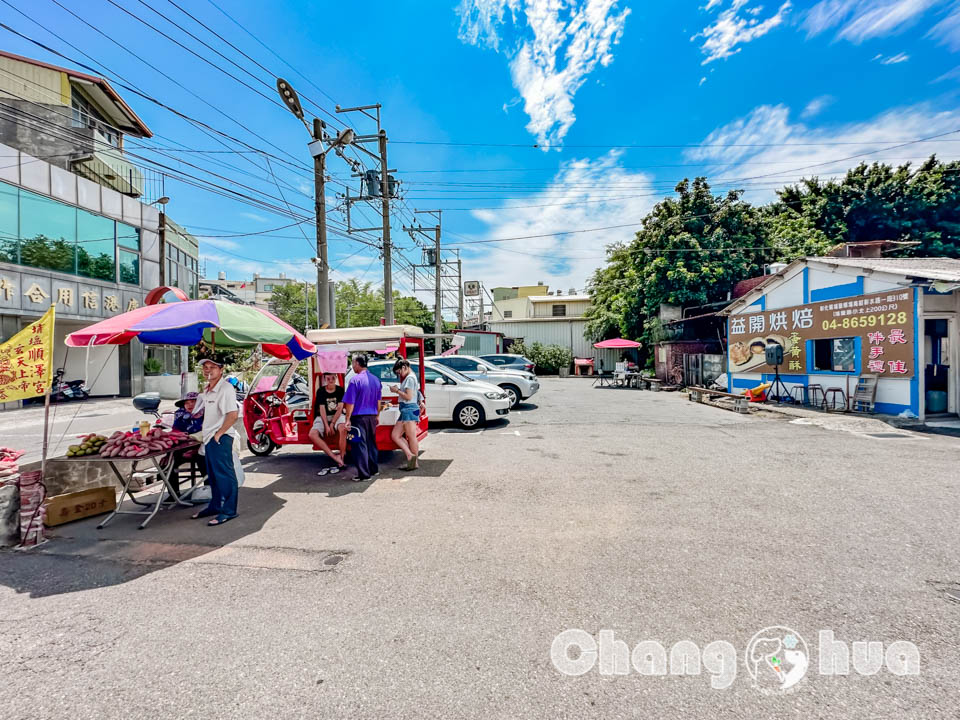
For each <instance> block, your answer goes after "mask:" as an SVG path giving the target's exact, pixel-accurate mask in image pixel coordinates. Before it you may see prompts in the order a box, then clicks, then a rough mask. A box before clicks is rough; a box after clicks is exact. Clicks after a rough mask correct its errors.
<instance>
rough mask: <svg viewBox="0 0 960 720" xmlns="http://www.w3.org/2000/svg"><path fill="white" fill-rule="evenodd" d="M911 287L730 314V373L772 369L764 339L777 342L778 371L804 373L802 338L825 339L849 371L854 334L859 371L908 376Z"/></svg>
mask: <svg viewBox="0 0 960 720" xmlns="http://www.w3.org/2000/svg"><path fill="white" fill-rule="evenodd" d="M913 293H914V289H912V288H910V289H905V290H894V291H888V292H883V293H874V294H872V295H859V296H857V297H852V298H844V299H842V300H826V301H823V302H816V303H808V304H806V305H797V306H795V307H788V308H779V309H776V310H768V311H765V312H760V313H753V314H747V315H731V316H730V325H729V327H730V337H729V369H730V372H757V373H769V372H773V368H772V367H771V366H770V365H767V364H766V361H765V358H764V350H765V348H766V346H767V345H768V344H771V343H777V344H779V345H782V346H783V355H784V359H783V365H781V366H780V371H781V372H783V373H787V374H790V373H795V374H806V373H807V371H808V370H809V369H812V368H813V366H814V363H813V360H812V359H811V362H809V363H808V361H807V351H808V349H812V346H810V347H808V345H807V341H808V340H835V341H836V342H834V343H831V347H830V348H828V350H831V349H832V352H833V353H834V359H835V360H834V361H835V362H836V361H837V359H838V358H842V360H841V362H849V363H850V364H849V365H845V366H844V369H846V368H847V367H849V369H850V371H852V370H853V366H852V363H853V357H852V352H853V348H854V347H855V346H856V343H855V342H854V338H859V340H860V342H859V347H860V371H861V373H864V374H876V375H880V376H883V377H912V376H913V374H914V373H915V371H916V368H914V367H913V355H914V347H913V345H914V342H913V330H914V327H913V326H914V314H913Z"/></svg>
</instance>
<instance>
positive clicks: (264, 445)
mask: <svg viewBox="0 0 960 720" xmlns="http://www.w3.org/2000/svg"><path fill="white" fill-rule="evenodd" d="M307 339H308V340H310V341H311V342H312V343H314V344H315V345H316V346H317V352H316V354H314V355H313V356H311V357H310V358H309V359H308V360H307V362H308V364H309V371H308V378H307V385H308V387H309V393H308V398H309V401H308V402H307V403H303V402H302V401H300V402H296V403H294V402H292V401H291V392H290V391H289V388H290V386H291V381H292V380H293V378H294V376H295V374H296V371H297V367H298V363H297V362H296V361H295V360H278V359H273V360H270V361H269V362H268V363H266V364H265V365H264V366H263V367H262V368H261V369H260V372H259V373H257V376H256V378H254V380H253V383H251V385H250V389H249V390H248V392H247V397H246V399H245V400H244V402H243V425H244V429H245V430H246V433H247V447H249V448H250V452H252V453H253V454H254V455H260V456H265V455H269V454H270V453H272V452H273V451H274V450H276V449H277V447H279V446H281V445H309V446H310V447H311V448H312V447H313V443H312V442H311V441H310V438H309V433H310V428H311V427H312V426H313V421H314V416H313V398H314V397H316V393H317V389H318V388H319V387H320V385H321V384H322V376H323V374H324V372H334V373H335V374H336V375H337V383H338V384H339V385H340V386H341V387H344V388H346V386H347V383H348V382H349V380H350V377H351V376H352V375H353V370H352V369H351V368H350V366H349V361H350V356H351V355H352V354H353V353H357V352H362V353H365V354H366V355H367V356H368V358H370V359H373V358H374V357H375V356H377V355H388V354H391V353H394V354H396V356H397V357H402V358H408V359H410V360H419V359H421V358H423V357H424V355H425V353H424V340H423V330H422V329H421V328H418V327H415V326H413V325H376V326H373V327H356V328H338V329H330V330H309V331H308V332H307ZM417 365H418V368H419V382H420V391H421V392H423V393H424V395H426V393H427V387H426V385H425V384H424V368H423V363H422V362H418V363H417ZM298 399H299V398H298ZM399 418H400V410H399V408H398V407H397V397H396V396H395V395H390V396H387V395H385V396H384V397H382V399H381V401H380V416H379V418H378V425H377V449H379V450H396V449H397V446H396V445H395V444H394V442H393V440H392V439H391V437H390V433H391V432H392V430H393V426H394V425H395V424H396V422H397V420H399ZM428 424H429V419H428V418H427V417H426V414H425V413H424V414H422V415H421V417H420V423H419V432H418V439H419V440H420V441H422V440H423V439H424V438H426V436H427V428H428ZM327 440H328V441H331V442H328V443H327V444H328V445H330V447H335V445H336V443H335V442H333V441H334V440H335V438H332V437H328V438H327Z"/></svg>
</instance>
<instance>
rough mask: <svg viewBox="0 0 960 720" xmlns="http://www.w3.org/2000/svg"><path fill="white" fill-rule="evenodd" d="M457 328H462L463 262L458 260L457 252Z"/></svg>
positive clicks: (458, 252)
mask: <svg viewBox="0 0 960 720" xmlns="http://www.w3.org/2000/svg"><path fill="white" fill-rule="evenodd" d="M457 295H458V302H457V326H458V327H460V328H462V327H463V260H461V259H460V251H459V250H457Z"/></svg>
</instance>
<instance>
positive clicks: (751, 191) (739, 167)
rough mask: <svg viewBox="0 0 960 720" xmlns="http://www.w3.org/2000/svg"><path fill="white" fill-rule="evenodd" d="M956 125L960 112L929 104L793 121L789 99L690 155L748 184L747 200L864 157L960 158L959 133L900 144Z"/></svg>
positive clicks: (726, 182) (713, 171)
mask: <svg viewBox="0 0 960 720" xmlns="http://www.w3.org/2000/svg"><path fill="white" fill-rule="evenodd" d="M957 128H960V110H949V111H938V110H935V109H934V108H933V107H931V106H930V105H927V104H919V105H912V106H907V107H898V108H892V109H890V110H887V111H886V112H883V113H881V114H880V115H877V116H876V117H873V118H870V119H868V120H864V121H861V122H854V123H847V124H843V125H832V126H824V127H820V128H811V127H808V126H806V125H804V124H803V123H794V122H791V120H790V112H789V110H788V109H787V108H786V107H785V106H783V105H777V106H770V105H761V106H759V107H757V108H754V110H753V111H752V112H751V113H750V114H749V115H748V116H746V117H745V118H740V119H738V120H735V121H734V122H731V123H729V124H727V125H724V126H723V127H720V128H718V129H717V130H715V131H713V132H712V133H710V135H708V136H707V138H705V140H704V142H703V143H702V146H701V147H700V148H697V149H695V150H691V151H688V152H687V153H686V154H687V156H688V157H689V158H691V159H696V160H700V161H704V162H715V163H716V165H714V166H712V167H710V168H708V169H707V174H708V176H709V177H711V178H712V181H713V182H714V183H715V184H716V185H717V186H719V187H721V188H726V187H730V186H733V187H742V188H744V189H746V190H747V197H748V199H750V200H752V201H755V202H763V201H767V200H769V199H771V198H772V197H773V196H774V190H775V189H776V187H780V186H782V185H784V184H790V183H793V182H796V180H797V179H798V178H799V177H801V176H802V177H812V176H818V177H821V178H824V177H827V176H833V175H838V174H842V173H844V172H846V170H848V169H849V168H852V167H855V166H857V165H859V164H860V163H861V162H866V163H872V162H876V161H885V162H889V163H891V164H896V165H899V164H902V163H904V162H906V161H907V160H908V159H914V161H915V164H916V162H917V161H919V159H921V158H925V157H929V156H930V155H931V154H934V153H935V154H936V155H937V157H939V158H940V159H941V160H956V159H960V143H958V142H956V140H960V133H958V134H952V135H948V136H947V137H945V138H938V139H934V140H931V141H929V142H922V143H915V144H912V145H907V146H905V147H893V146H896V145H902V144H903V143H905V142H907V141H910V140H915V139H918V138H923V137H930V136H934V135H938V134H941V133H947V132H951V131H954V130H957ZM951 141H953V142H951ZM824 143H834V144H833V145H830V144H824ZM837 143H839V144H837ZM707 145H714V146H717V147H705V146H707ZM720 146H722V147H720ZM885 148H893V149H890V150H886V149H885ZM873 151H877V152H873ZM867 153H870V154H867Z"/></svg>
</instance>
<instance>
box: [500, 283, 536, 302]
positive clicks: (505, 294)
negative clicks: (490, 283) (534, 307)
mask: <svg viewBox="0 0 960 720" xmlns="http://www.w3.org/2000/svg"><path fill="white" fill-rule="evenodd" d="M549 291H550V288H549V287H548V286H546V285H544V284H543V283H537V284H536V285H515V286H513V287H495V288H493V290H492V293H493V301H494V302H497V301H498V300H512V299H513V298H524V297H530V296H531V295H546V294H547V293H548V292H549Z"/></svg>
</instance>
